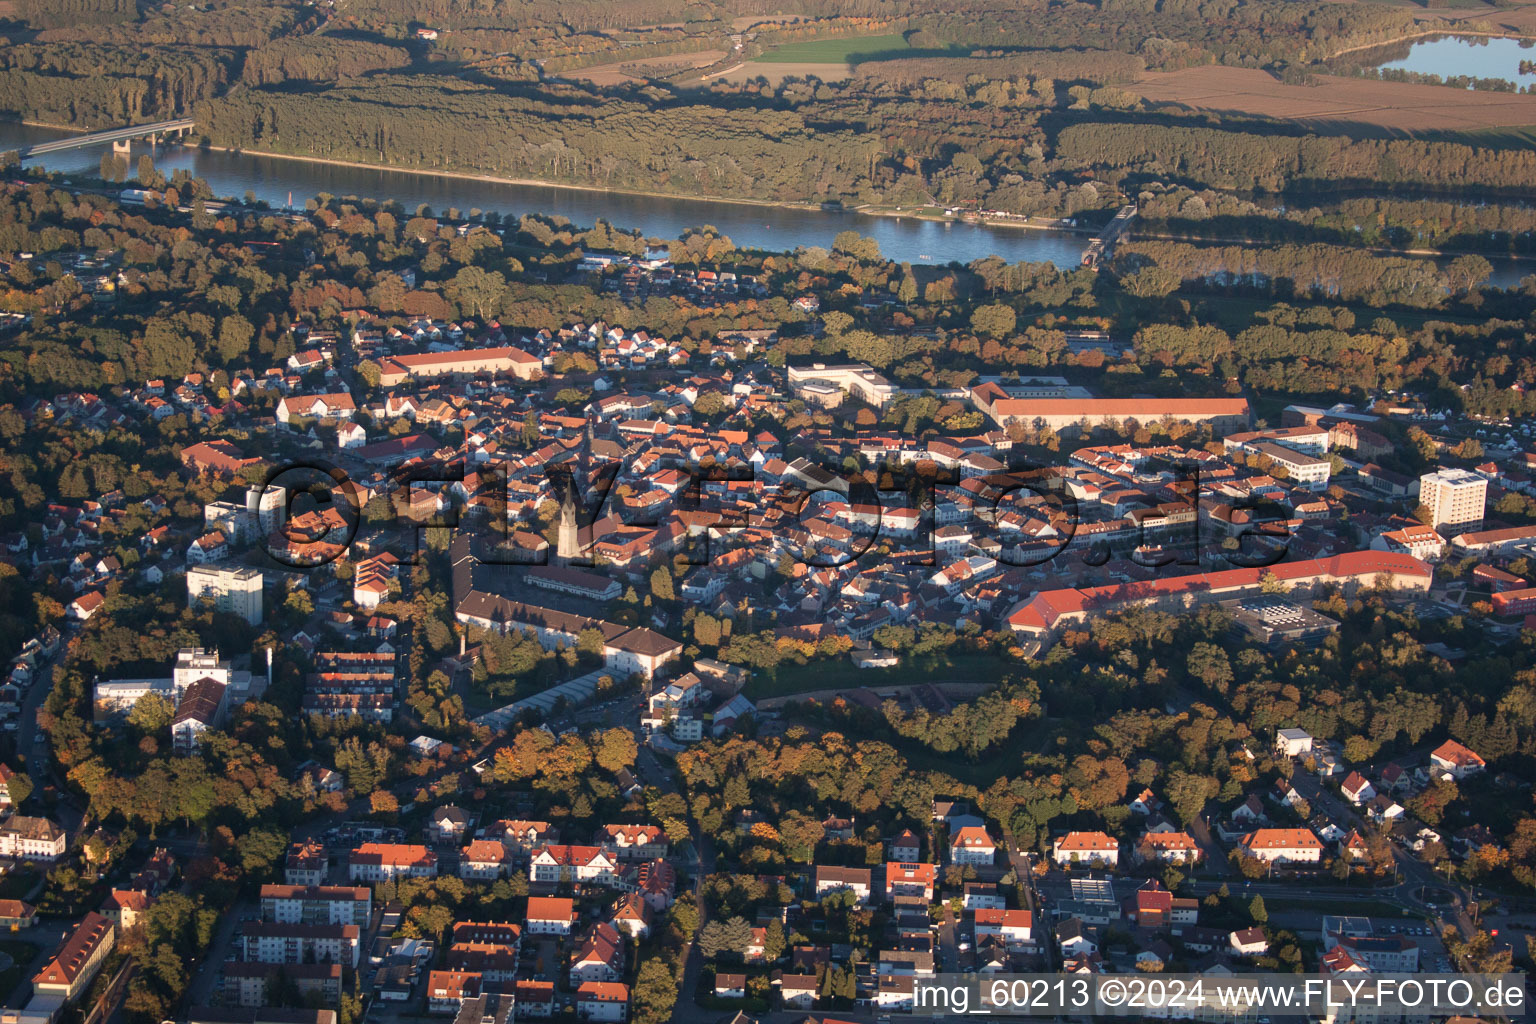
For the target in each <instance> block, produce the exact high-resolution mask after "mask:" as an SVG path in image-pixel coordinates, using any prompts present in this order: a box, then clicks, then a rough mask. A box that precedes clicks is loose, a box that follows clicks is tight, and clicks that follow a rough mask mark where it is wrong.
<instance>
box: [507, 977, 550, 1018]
mask: <svg viewBox="0 0 1536 1024" xmlns="http://www.w3.org/2000/svg"><path fill="white" fill-rule="evenodd" d="M512 993H513V995H514V997H515V998H516V999H517V1016H518V1017H519V1018H520V1019H522V1018H527V1017H537V1018H544V1017H553V1016H554V1015H555V983H554V982H552V981H530V980H525V979H518V980H517V981H516V982H515V983H513V986H512Z"/></svg>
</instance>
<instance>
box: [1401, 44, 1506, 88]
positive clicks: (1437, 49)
mask: <svg viewBox="0 0 1536 1024" xmlns="http://www.w3.org/2000/svg"><path fill="white" fill-rule="evenodd" d="M1399 52H1401V51H1399ZM1521 61H1536V41H1533V40H1529V39H1504V38H1488V37H1486V36H1440V37H1439V38H1436V39H1421V40H1419V41H1417V42H1415V43H1414V44H1413V45H1412V46H1410V47H1409V48H1408V56H1406V57H1403V58H1401V59H1399V60H1393V61H1388V62H1387V63H1384V64H1380V65H1378V67H1380V68H1381V69H1382V70H1383V71H1413V72H1417V73H1419V74H1425V75H1439V76H1441V77H1442V78H1455V77H1457V76H1463V75H1465V76H1469V77H1472V78H1502V79H1505V80H1506V81H1510V82H1514V83H1515V84H1516V85H1519V86H1521V87H1522V88H1523V87H1525V86H1528V85H1536V74H1533V73H1531V72H1527V73H1525V74H1521V73H1520V62H1521Z"/></svg>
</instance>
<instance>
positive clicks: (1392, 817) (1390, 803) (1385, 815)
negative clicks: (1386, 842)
mask: <svg viewBox="0 0 1536 1024" xmlns="http://www.w3.org/2000/svg"><path fill="white" fill-rule="evenodd" d="M1406 813H1408V812H1407V811H1406V810H1405V809H1404V807H1403V805H1402V804H1400V803H1398V802H1397V801H1396V800H1393V799H1392V798H1391V797H1389V796H1387V795H1386V794H1385V793H1378V794H1376V795H1375V796H1373V797H1372V798H1371V799H1370V800H1369V801H1367V802H1366V805H1365V816H1366V817H1368V818H1370V819H1371V820H1372V821H1373V822H1375V823H1376V824H1378V825H1390V824H1392V822H1394V821H1396V820H1398V819H1399V818H1401V817H1402V816H1403V815H1404V814H1406Z"/></svg>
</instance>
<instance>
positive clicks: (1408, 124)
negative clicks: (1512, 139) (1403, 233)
mask: <svg viewBox="0 0 1536 1024" xmlns="http://www.w3.org/2000/svg"><path fill="white" fill-rule="evenodd" d="M1126 88H1127V90H1128V91H1130V92H1132V93H1135V94H1136V95H1138V96H1140V97H1141V98H1142V99H1143V100H1145V101H1147V102H1148V103H1151V104H1158V103H1174V104H1178V105H1180V106H1183V107H1187V108H1189V109H1191V110H1199V111H1211V112H1217V113H1224V114H1244V115H1248V116H1253V117H1268V118H1276V119H1278V120H1286V121H1298V122H1304V123H1307V124H1310V125H1315V126H1317V127H1319V128H1321V127H1324V126H1326V125H1329V124H1333V125H1337V126H1339V127H1341V128H1347V127H1350V126H1354V127H1357V128H1358V127H1359V126H1362V125H1364V126H1368V127H1371V128H1375V129H1385V130H1387V131H1389V132H1393V133H1406V134H1419V133H1427V132H1463V131H1479V130H1486V129H1496V128H1511V127H1517V126H1521V125H1536V96H1530V95H1520V94H1516V93H1497V92H1474V91H1471V90H1463V89H1453V88H1449V87H1447V86H1440V85H1411V84H1407V83H1402V82H1378V81H1372V80H1369V79H1360V78H1343V77H1338V76H1332V75H1322V76H1319V77H1318V78H1317V84H1315V85H1284V84H1282V83H1281V82H1279V81H1277V80H1276V79H1275V77H1274V76H1273V75H1270V74H1269V73H1268V72H1265V71H1259V70H1255V69H1248V68H1232V67H1216V66H1206V67H1197V68H1188V69H1185V70H1182V71H1172V72H1166V73H1153V74H1146V75H1143V76H1141V77H1140V78H1138V79H1137V80H1136V82H1135V83H1134V84H1132V85H1129V86H1126Z"/></svg>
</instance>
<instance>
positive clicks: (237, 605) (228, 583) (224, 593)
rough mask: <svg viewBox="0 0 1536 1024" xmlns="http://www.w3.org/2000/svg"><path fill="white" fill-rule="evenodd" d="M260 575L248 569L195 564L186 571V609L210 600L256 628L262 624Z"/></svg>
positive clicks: (257, 571) (214, 604)
mask: <svg viewBox="0 0 1536 1024" xmlns="http://www.w3.org/2000/svg"><path fill="white" fill-rule="evenodd" d="M261 585H262V576H261V572H260V571H259V570H257V569H250V568H247V567H245V566H222V565H194V566H192V567H191V568H190V569H188V570H187V607H189V608H195V607H197V605H198V603H199V602H202V601H208V602H211V603H212V604H213V606H214V607H215V608H217V609H218V610H219V611H221V612H230V613H231V614H234V615H238V616H240V617H241V618H242V619H244V620H245V621H246V622H248V623H250V624H251V625H253V626H259V625H260V624H261V621H262V616H263V612H262V604H261Z"/></svg>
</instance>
